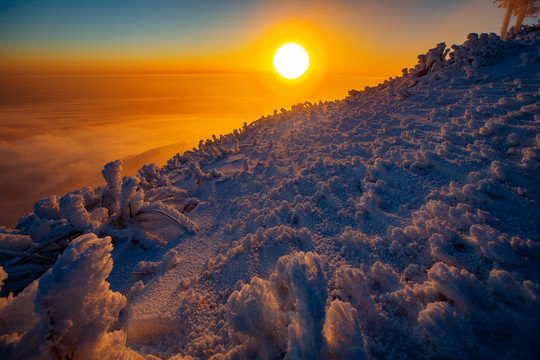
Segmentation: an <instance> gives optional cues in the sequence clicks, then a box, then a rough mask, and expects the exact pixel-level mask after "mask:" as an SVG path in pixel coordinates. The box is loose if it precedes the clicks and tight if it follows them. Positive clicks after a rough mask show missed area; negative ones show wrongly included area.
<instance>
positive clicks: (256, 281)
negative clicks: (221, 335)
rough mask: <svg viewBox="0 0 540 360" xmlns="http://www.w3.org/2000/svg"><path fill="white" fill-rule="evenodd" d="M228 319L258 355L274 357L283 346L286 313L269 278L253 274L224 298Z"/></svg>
mask: <svg viewBox="0 0 540 360" xmlns="http://www.w3.org/2000/svg"><path fill="white" fill-rule="evenodd" d="M227 309H228V320H229V323H230V324H231V326H232V327H233V329H234V330H235V331H236V336H237V337H238V338H239V339H240V340H241V342H242V343H243V344H244V345H245V346H246V347H247V349H249V351H250V352H251V353H252V354H254V355H255V356H256V357H257V358H260V359H274V358H278V357H280V356H281V355H282V353H283V352H284V350H285V349H286V344H287V340H286V339H287V332H286V318H285V314H284V313H282V312H281V311H280V310H279V306H278V303H277V301H276V298H275V297H274V295H273V294H272V292H271V291H270V290H269V287H268V281H266V280H262V279H260V278H258V277H256V276H254V277H253V278H252V279H251V282H250V283H249V284H246V285H244V287H242V289H241V290H240V291H234V292H233V293H232V294H231V296H230V297H229V300H228V302H227Z"/></svg>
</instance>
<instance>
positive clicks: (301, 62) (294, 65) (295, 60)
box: [273, 43, 309, 80]
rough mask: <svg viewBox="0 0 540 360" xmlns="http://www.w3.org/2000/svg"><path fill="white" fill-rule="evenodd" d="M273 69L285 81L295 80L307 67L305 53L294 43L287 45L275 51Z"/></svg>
mask: <svg viewBox="0 0 540 360" xmlns="http://www.w3.org/2000/svg"><path fill="white" fill-rule="evenodd" d="M273 64H274V69H276V71H277V72H278V73H279V74H280V75H281V76H283V77H284V78H285V79H291V80H292V79H297V78H299V77H300V76H302V75H303V74H304V73H305V72H306V70H307V69H308V67H309V55H308V53H307V51H306V50H305V49H304V48H303V47H302V46H300V45H298V44H296V43H287V44H284V45H282V46H281V47H280V48H279V49H277V51H276V53H275V54H274V59H273Z"/></svg>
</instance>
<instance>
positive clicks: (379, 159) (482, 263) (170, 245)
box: [0, 27, 540, 360]
mask: <svg viewBox="0 0 540 360" xmlns="http://www.w3.org/2000/svg"><path fill="white" fill-rule="evenodd" d="M539 84H540V30H539V29H538V28H536V27H523V28H522V30H521V31H520V32H517V33H513V35H511V36H510V37H509V38H508V39H507V40H506V41H503V40H501V39H500V38H499V37H498V36H497V35H495V34H481V35H477V34H470V35H469V36H468V38H467V40H466V41H465V43H463V44H462V45H459V46H455V45H454V46H452V47H451V48H449V49H447V48H446V46H445V44H439V45H437V46H436V47H435V48H433V49H431V50H429V51H428V52H427V53H426V54H423V55H420V56H419V57H418V64H417V65H416V66H415V67H414V68H412V69H404V71H403V76H400V77H397V78H394V79H389V80H387V81H385V82H384V83H382V84H380V85H379V86H377V87H372V88H366V89H364V90H363V91H355V90H352V91H350V93H349V96H348V97H347V98H345V99H344V100H341V101H335V102H325V103H322V102H321V103H318V104H310V103H305V104H298V105H295V106H293V107H292V109H291V110H281V111H280V112H275V114H274V115H273V116H265V117H262V118H261V119H259V120H257V121H254V122H253V123H251V124H245V125H244V127H243V128H242V129H240V130H235V131H234V132H233V133H231V134H228V135H225V136H219V137H215V136H213V138H212V139H210V140H206V141H201V142H200V144H199V147H198V148H197V149H193V151H187V152H185V153H183V154H177V155H176V156H174V157H173V158H172V159H170V160H169V162H168V164H167V165H166V166H164V167H163V168H159V167H157V166H155V165H153V164H151V165H146V166H144V167H143V168H142V169H141V170H140V171H139V175H138V176H137V177H124V178H122V177H121V168H122V163H121V162H120V161H115V162H111V163H109V164H107V165H106V166H105V168H104V170H103V177H104V178H105V180H106V185H105V186H102V187H99V188H97V189H91V188H88V187H86V188H83V189H81V190H79V191H75V192H72V193H69V194H67V195H65V196H63V197H57V196H50V197H47V198H45V199H43V200H40V201H38V202H36V204H35V205H34V209H33V212H32V213H30V214H28V215H26V216H24V217H23V218H21V219H20V220H19V222H18V224H17V227H16V229H6V228H2V229H0V233H1V234H0V265H1V267H0V280H1V281H2V283H3V286H2V296H3V297H2V298H0V357H2V358H6V359H46V358H50V359H173V360H178V359H183V358H203V359H208V358H211V359H214V360H219V359H249V358H257V359H279V358H286V359H319V358H321V359H322V358H325V359H396V358H404V359H440V358H451V359H481V358H486V359H492V358H499V359H501V358H502V359H532V358H535V357H537V356H538V354H540V342H539V341H538V333H539V331H540V301H539V296H540V235H539V234H540V181H539V180H540V91H539Z"/></svg>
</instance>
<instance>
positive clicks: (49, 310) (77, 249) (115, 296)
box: [35, 234, 126, 359]
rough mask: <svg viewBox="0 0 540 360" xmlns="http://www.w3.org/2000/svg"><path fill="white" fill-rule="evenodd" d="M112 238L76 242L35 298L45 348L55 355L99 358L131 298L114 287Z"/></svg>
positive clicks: (46, 277) (89, 236)
mask: <svg viewBox="0 0 540 360" xmlns="http://www.w3.org/2000/svg"><path fill="white" fill-rule="evenodd" d="M111 251H112V245H111V239H110V238H103V239H100V238H98V237H96V236H95V235H94V234H87V235H82V236H80V237H78V238H77V239H75V240H73V241H72V242H71V243H70V245H69V246H68V248H67V249H66V251H65V252H64V253H63V254H62V256H61V257H60V258H59V259H58V261H57V262H56V264H55V265H54V267H53V269H52V271H50V272H48V273H46V274H45V275H43V276H42V277H41V279H40V281H39V287H38V291H37V295H36V299H35V304H36V313H37V315H38V316H39V319H40V320H39V323H38V325H37V326H38V327H39V328H40V332H39V342H40V350H41V351H43V353H44V354H49V355H50V356H52V357H53V358H57V359H60V358H62V359H63V358H66V357H67V356H69V357H71V358H73V356H76V358H78V359H94V358H95V356H94V354H95V350H96V349H97V348H99V344H100V342H101V341H103V339H104V337H105V336H106V333H107V331H108V330H109V329H110V327H111V326H112V325H113V324H114V322H115V321H116V320H117V318H118V314H119V312H120V310H121V309H122V308H123V307H124V306H125V303H126V299H125V298H124V296H122V295H121V294H120V293H116V292H113V291H111V290H109V283H108V282H107V281H106V278H107V276H108V275H109V273H110V272H111V270H112V259H111V257H110V252H111Z"/></svg>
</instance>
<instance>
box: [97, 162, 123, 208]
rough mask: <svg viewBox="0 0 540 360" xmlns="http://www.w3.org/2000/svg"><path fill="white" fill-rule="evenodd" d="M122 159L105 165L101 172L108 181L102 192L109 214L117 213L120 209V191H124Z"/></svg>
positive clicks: (103, 202)
mask: <svg viewBox="0 0 540 360" xmlns="http://www.w3.org/2000/svg"><path fill="white" fill-rule="evenodd" d="M121 172H122V160H116V161H112V162H110V163H108V164H107V165H105V168H104V169H103V170H102V171H101V174H102V175H103V177H104V178H105V181H107V185H106V187H105V189H104V191H103V193H102V195H101V196H102V200H101V202H102V206H104V207H105V208H107V209H109V215H117V214H118V213H119V211H120V193H121V192H122V176H121Z"/></svg>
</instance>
